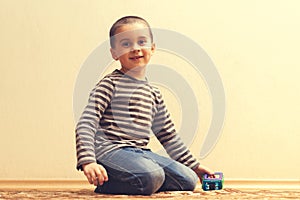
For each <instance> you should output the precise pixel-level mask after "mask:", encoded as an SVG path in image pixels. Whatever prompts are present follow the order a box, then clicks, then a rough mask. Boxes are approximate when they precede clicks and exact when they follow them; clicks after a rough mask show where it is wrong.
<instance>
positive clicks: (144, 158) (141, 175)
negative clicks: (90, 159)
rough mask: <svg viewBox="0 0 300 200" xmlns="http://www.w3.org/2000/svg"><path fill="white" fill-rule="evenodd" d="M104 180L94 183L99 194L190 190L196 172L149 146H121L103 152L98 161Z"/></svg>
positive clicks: (145, 193)
mask: <svg viewBox="0 0 300 200" xmlns="http://www.w3.org/2000/svg"><path fill="white" fill-rule="evenodd" d="M98 163H99V164H101V165H103V166H104V167H105V169H106V171H107V173H108V179H109V180H108V181H107V182H105V183H104V184H103V185H102V186H100V185H98V186H97V188H96V189H95V192H97V193H102V194H131V195H151V194H153V193H155V192H160V191H193V190H194V189H195V186H196V184H197V181H198V177H197V175H196V173H195V172H194V171H193V170H191V169H190V168H188V167H186V166H184V165H183V164H181V163H179V162H177V161H174V160H172V159H170V158H167V157H163V156H160V155H158V154H155V153H153V152H152V151H150V150H142V149H139V148H134V147H125V148H122V149H117V150H115V151H112V152H109V153H107V154H105V155H104V156H103V157H102V158H101V161H100V162H98Z"/></svg>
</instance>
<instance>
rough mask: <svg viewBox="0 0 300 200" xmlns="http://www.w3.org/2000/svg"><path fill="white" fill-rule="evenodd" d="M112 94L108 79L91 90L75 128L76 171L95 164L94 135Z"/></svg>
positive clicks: (111, 85) (111, 84) (110, 82)
mask: <svg viewBox="0 0 300 200" xmlns="http://www.w3.org/2000/svg"><path fill="white" fill-rule="evenodd" d="M112 94H113V83H112V81H111V80H110V79H109V78H104V79H102V80H101V81H100V82H99V83H98V84H97V85H96V87H95V88H94V89H93V90H92V92H91V93H90V96H89V101H88V105H87V106H86V107H85V109H84V111H83V113H82V116H81V118H80V119H79V122H78V123H77V126H76V130H75V132H76V151H77V169H81V170H83V169H82V166H83V165H84V164H88V163H96V156H95V146H94V142H95V134H96V132H97V129H98V126H99V121H100V119H101V117H102V115H103V113H104V111H105V109H106V107H107V106H108V103H109V102H110V100H111V98H112Z"/></svg>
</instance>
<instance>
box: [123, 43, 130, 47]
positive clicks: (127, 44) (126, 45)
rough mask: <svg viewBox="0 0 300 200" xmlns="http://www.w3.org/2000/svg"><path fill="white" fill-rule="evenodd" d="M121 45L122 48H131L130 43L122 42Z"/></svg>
mask: <svg viewBox="0 0 300 200" xmlns="http://www.w3.org/2000/svg"><path fill="white" fill-rule="evenodd" d="M121 45H122V47H129V46H130V42H122V43H121Z"/></svg>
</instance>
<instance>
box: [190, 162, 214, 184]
mask: <svg viewBox="0 0 300 200" xmlns="http://www.w3.org/2000/svg"><path fill="white" fill-rule="evenodd" d="M194 172H196V174H197V176H198V177H199V179H200V181H201V183H202V177H203V175H204V174H208V175H209V176H210V177H211V178H214V177H215V175H214V171H212V170H211V169H209V168H208V167H205V166H203V165H199V166H198V167H197V168H195V169H194Z"/></svg>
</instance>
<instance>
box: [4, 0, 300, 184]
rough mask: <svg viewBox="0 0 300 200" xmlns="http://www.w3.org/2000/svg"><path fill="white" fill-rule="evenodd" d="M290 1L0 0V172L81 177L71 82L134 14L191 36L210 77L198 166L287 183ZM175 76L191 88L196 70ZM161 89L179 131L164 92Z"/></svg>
mask: <svg viewBox="0 0 300 200" xmlns="http://www.w3.org/2000/svg"><path fill="white" fill-rule="evenodd" d="M299 6H300V2H299V1H297V0H288V1H283V0H282V1H274V0H262V1H258V0H256V1H250V0H248V1H246V0H244V1H239V0H228V1H221V0H220V1H197V0H194V1H178V0H177V1H174V0H172V1H161V0H154V1H153V0H151V1H150V0H149V1H138V0H129V1H123V0H113V1H101V0H97V1H96V0H89V1H79V0H74V1H71V0H69V1H67V0H43V1H40V0H22V1H17V0H0V56H1V59H0V90H1V98H0V128H1V136H0V164H1V167H0V179H18V180H20V179H84V178H85V177H84V176H83V174H82V173H80V172H78V171H76V169H75V165H76V153H75V135H74V127H75V119H74V114H73V107H72V103H73V99H72V98H73V90H74V86H75V82H76V78H77V75H78V73H79V71H80V68H81V65H82V64H83V62H84V61H85V59H86V58H87V57H88V55H89V54H90V53H91V52H92V51H93V50H94V49H95V48H96V47H97V46H98V45H99V44H101V43H102V42H104V41H106V40H107V39H108V30H109V28H110V26H111V25H112V23H113V22H114V21H115V20H117V19H118V18H120V17H122V16H125V15H139V16H142V17H144V18H145V19H147V20H148V21H149V23H150V24H151V25H152V26H153V27H156V28H164V29H169V30H174V31H176V32H179V33H181V34H184V35H186V36H187V37H189V38H191V39H193V40H194V41H195V42H197V43H198V44H199V45H200V46H201V47H203V48H204V49H205V51H206V52H207V54H208V55H209V56H210V57H211V59H212V60H213V62H214V63H215V65H216V67H217V70H218V72H219V74H220V76H221V78H222V81H223V84H224V88H225V93H226V120H225V123H224V128H223V130H222V136H221V138H220V139H219V141H218V143H217V145H216V146H215V148H214V149H213V151H212V152H211V153H210V154H209V155H208V156H207V157H206V158H205V159H202V160H201V163H203V164H205V165H207V166H209V167H211V168H213V169H215V170H216V171H222V172H224V174H225V176H226V178H232V179H298V180H299V179H300V171H299V166H300V146H299V142H300V134H299V131H300V123H299V113H300V106H299V102H300V92H299V91H300V79H299V74H300V60H299V47H300V37H299V35H300V12H299ZM175 42H176V41H175ZM173 57H174V55H173ZM100 59H101V58H100ZM176 59H177V60H176ZM162 60H163V61H162ZM160 61H162V62H165V63H163V64H167V65H174V69H178V70H180V69H179V68H180V66H182V65H185V64H186V65H188V64H187V63H184V62H183V61H180V59H179V58H178V57H177V58H172V55H165V54H164V53H163V52H157V54H156V55H154V57H153V62H156V63H158V62H160ZM182 73H184V71H182ZM183 76H185V77H186V78H187V79H188V80H189V81H191V82H192V84H193V83H194V85H197V84H198V85H199V80H197V77H193V76H192V75H189V74H188V73H187V74H184V75H183ZM162 90H163V92H164V94H165V96H166V102H167V104H168V107H169V109H170V111H171V113H172V117H173V118H174V121H175V122H177V125H176V126H180V110H179V109H178V107H177V104H176V103H175V104H174V103H173V101H172V99H174V96H172V93H170V92H168V91H167V90H164V89H163V88H162ZM197 97H198V101H199V104H201V107H202V112H201V113H200V115H201V117H200V119H201V120H202V121H201V123H202V127H201V129H199V132H198V136H197V137H196V138H195V140H194V142H193V144H192V146H191V150H192V152H193V153H194V154H195V156H198V155H199V152H200V148H201V144H202V140H203V137H204V134H205V133H206V132H207V128H208V126H209V122H210V118H211V111H210V110H211V107H210V106H211V105H210V99H209V98H210V97H209V94H208V93H207V91H205V88H203V95H201V94H200V93H199V94H198V93H197Z"/></svg>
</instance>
